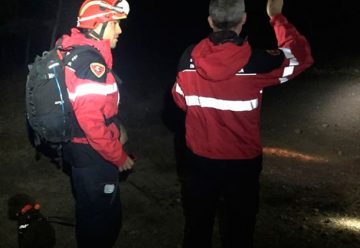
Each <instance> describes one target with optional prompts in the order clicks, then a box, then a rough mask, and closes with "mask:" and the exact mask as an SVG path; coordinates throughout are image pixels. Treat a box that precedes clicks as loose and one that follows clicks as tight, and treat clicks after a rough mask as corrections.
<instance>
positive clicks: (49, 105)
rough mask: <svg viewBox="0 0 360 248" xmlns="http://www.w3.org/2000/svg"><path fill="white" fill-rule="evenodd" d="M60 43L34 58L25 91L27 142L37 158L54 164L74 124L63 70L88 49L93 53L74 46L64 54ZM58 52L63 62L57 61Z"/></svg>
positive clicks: (71, 135)
mask: <svg viewBox="0 0 360 248" xmlns="http://www.w3.org/2000/svg"><path fill="white" fill-rule="evenodd" d="M60 42H61V40H60V41H58V42H57V44H56V45H55V47H54V48H53V49H51V50H50V51H45V52H43V54H42V55H41V56H36V57H35V60H34V62H33V63H32V64H30V65H28V68H29V73H28V76H27V81H26V91H25V97H26V100H25V102H26V109H25V110H26V121H27V128H28V135H29V139H30V142H31V143H32V145H33V146H35V148H36V150H37V158H39V155H40V154H39V152H40V153H41V154H44V155H46V156H47V157H50V158H51V159H52V160H53V161H54V162H60V161H61V150H62V146H63V144H64V143H67V142H69V141H70V140H71V138H72V137H73V132H74V126H75V123H76V119H75V116H74V114H73V110H72V106H71V103H70V100H69V96H68V92H67V88H66V84H65V73H64V67H65V65H66V63H67V62H69V59H70V58H72V57H73V56H75V55H76V54H79V53H81V52H83V51H85V50H89V49H93V50H96V49H95V48H93V47H91V46H75V47H72V48H70V49H66V50H64V49H63V48H62V47H61V46H60V45H59V44H60ZM60 52H61V54H63V55H64V57H63V58H60V57H59V53H60ZM69 54H71V56H69ZM59 159H60V161H59Z"/></svg>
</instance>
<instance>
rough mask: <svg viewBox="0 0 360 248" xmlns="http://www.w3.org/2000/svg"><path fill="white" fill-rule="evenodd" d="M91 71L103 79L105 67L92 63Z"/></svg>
mask: <svg viewBox="0 0 360 248" xmlns="http://www.w3.org/2000/svg"><path fill="white" fill-rule="evenodd" d="M90 69H91V71H92V72H93V73H94V75H95V76H97V77H98V78H101V77H102V76H103V75H104V73H105V66H104V65H103V64H100V63H91V64H90Z"/></svg>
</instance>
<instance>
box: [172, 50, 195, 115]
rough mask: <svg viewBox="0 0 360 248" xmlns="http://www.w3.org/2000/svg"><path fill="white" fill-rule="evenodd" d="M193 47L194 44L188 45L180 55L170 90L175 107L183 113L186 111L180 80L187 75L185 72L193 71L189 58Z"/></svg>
mask: <svg viewBox="0 0 360 248" xmlns="http://www.w3.org/2000/svg"><path fill="white" fill-rule="evenodd" d="M194 47H195V45H194V44H192V45H190V46H189V47H188V48H187V49H185V51H184V52H183V54H182V55H181V58H180V60H179V64H178V67H177V77H176V82H175V84H174V86H173V88H172V95H173V98H174V101H175V103H176V105H177V106H178V107H179V108H180V109H182V110H184V111H186V109H187V106H186V100H185V95H184V92H183V89H182V86H181V78H182V76H185V75H183V74H186V73H187V72H186V70H194V67H193V65H192V58H191V52H192V50H193V49H194Z"/></svg>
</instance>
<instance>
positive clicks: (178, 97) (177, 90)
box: [172, 76, 187, 111]
mask: <svg viewBox="0 0 360 248" xmlns="http://www.w3.org/2000/svg"><path fill="white" fill-rule="evenodd" d="M172 96H173V99H174V101H175V103H176V105H177V106H178V107H179V108H180V109H182V110H183V111H186V109H187V107H186V102H185V96H184V92H183V91H182V89H181V87H180V84H179V76H178V77H177V81H176V82H175V84H174V86H173V88H172Z"/></svg>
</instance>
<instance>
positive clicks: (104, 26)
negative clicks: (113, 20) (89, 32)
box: [99, 22, 108, 39]
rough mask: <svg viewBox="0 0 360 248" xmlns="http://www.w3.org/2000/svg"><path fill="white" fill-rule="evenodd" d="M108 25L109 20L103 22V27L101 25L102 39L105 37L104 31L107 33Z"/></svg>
mask: <svg viewBox="0 0 360 248" xmlns="http://www.w3.org/2000/svg"><path fill="white" fill-rule="evenodd" d="M107 25H108V22H103V24H102V27H101V30H100V34H99V35H100V37H101V39H103V38H104V33H105V29H106V26H107Z"/></svg>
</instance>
